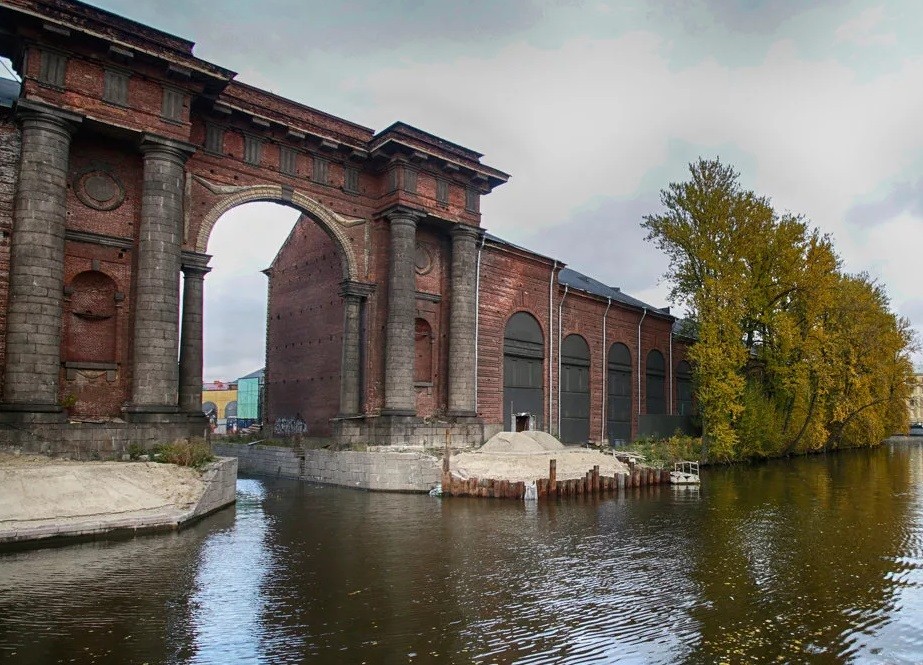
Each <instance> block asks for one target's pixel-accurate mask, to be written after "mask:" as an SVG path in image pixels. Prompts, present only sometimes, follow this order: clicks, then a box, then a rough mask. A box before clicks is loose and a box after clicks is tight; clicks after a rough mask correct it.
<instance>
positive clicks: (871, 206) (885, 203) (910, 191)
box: [846, 180, 923, 227]
mask: <svg viewBox="0 0 923 665" xmlns="http://www.w3.org/2000/svg"><path fill="white" fill-rule="evenodd" d="M905 213H909V214H911V215H913V216H914V217H923V180H917V181H916V182H903V183H900V184H897V185H895V186H894V187H893V188H892V189H891V191H890V192H889V193H888V195H887V196H885V197H883V198H881V199H879V200H877V201H872V202H868V203H859V204H857V205H854V206H852V207H851V208H850V209H849V210H848V211H847V212H846V223H847V224H850V225H853V226H858V227H869V226H874V225H876V224H878V223H881V222H886V221H888V220H891V219H893V218H895V217H897V216H899V215H901V214H905Z"/></svg>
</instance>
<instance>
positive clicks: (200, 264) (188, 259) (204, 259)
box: [180, 251, 212, 278]
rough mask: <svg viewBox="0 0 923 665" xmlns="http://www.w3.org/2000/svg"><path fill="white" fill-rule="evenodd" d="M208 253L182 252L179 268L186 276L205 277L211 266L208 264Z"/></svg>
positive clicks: (209, 259)
mask: <svg viewBox="0 0 923 665" xmlns="http://www.w3.org/2000/svg"><path fill="white" fill-rule="evenodd" d="M211 258H212V257H211V255H210V254H200V253H199V252H186V251H184V252H183V253H182V258H181V259H180V260H181V263H180V270H182V271H183V275H185V276H186V277H187V278H189V277H200V278H202V277H205V275H207V274H208V273H210V272H211V267H210V266H209V265H208V262H209V261H211Z"/></svg>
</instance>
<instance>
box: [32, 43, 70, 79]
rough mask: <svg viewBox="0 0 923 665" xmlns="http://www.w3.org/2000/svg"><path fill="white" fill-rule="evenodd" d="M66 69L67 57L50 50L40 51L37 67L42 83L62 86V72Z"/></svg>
mask: <svg viewBox="0 0 923 665" xmlns="http://www.w3.org/2000/svg"><path fill="white" fill-rule="evenodd" d="M66 69H67V58H65V57H64V56H63V55H61V54H60V53H52V52H51V51H42V60H41V67H40V69H39V74H38V77H39V80H41V81H42V83H50V84H51V85H57V86H62V87H63V86H64V73H65V70H66Z"/></svg>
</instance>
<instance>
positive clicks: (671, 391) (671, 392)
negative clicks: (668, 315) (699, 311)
mask: <svg viewBox="0 0 923 665" xmlns="http://www.w3.org/2000/svg"><path fill="white" fill-rule="evenodd" d="M669 376H670V415H671V416H672V415H673V397H674V394H673V322H672V321H671V322H670V374H669Z"/></svg>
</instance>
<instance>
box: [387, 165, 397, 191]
mask: <svg viewBox="0 0 923 665" xmlns="http://www.w3.org/2000/svg"><path fill="white" fill-rule="evenodd" d="M395 189H397V167H395V168H393V169H391V170H390V171H388V191H389V192H393V191H394V190H395Z"/></svg>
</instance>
